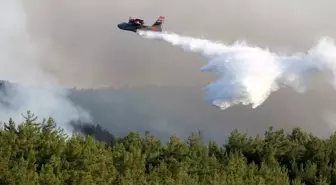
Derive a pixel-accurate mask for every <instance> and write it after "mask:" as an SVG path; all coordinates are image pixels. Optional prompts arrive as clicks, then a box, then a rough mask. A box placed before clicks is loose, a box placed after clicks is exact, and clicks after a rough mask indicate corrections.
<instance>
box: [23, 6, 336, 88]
mask: <svg viewBox="0 0 336 185" xmlns="http://www.w3.org/2000/svg"><path fill="white" fill-rule="evenodd" d="M335 7H336V2H334V1H327V0H322V1H313V0H297V1H290V0H253V1H252V0H225V1H222V0H209V1H206V2H204V1H191V0H185V1H183V2H181V1H177V0H171V1H162V0H155V1H154V0H143V1H136V2H135V1H131V0H115V1H108V0H98V1H96V0H95V1H94V0H86V1H80V0H71V1H65V0H60V1H51V0H34V1H29V3H26V10H27V13H28V25H29V30H30V33H31V35H32V36H33V38H34V39H35V40H36V41H37V42H38V43H39V44H41V45H42V46H43V48H44V50H45V51H44V52H45V58H44V59H43V60H42V61H41V65H43V66H44V68H45V69H46V70H48V71H49V72H51V73H53V74H55V75H56V76H57V77H58V78H59V80H61V82H62V83H64V84H66V85H67V86H78V87H95V86H106V85H109V86H142V85H147V84H156V85H204V84H206V83H207V82H209V80H210V79H212V78H213V77H214V76H213V74H207V73H201V72H200V67H201V66H203V65H204V64H205V63H206V62H207V61H206V60H204V59H203V58H201V56H199V55H197V54H192V53H185V52H184V51H182V50H181V49H179V48H174V47H172V46H170V45H169V44H167V43H163V42H155V41H151V40H146V39H143V38H141V37H139V36H138V35H136V34H134V33H131V32H124V31H121V30H119V29H118V28H117V24H118V23H120V22H122V21H127V20H128V18H129V16H139V17H141V18H143V19H144V20H145V23H147V24H152V23H153V22H154V21H155V20H156V19H157V18H158V16H160V15H164V16H165V17H166V22H165V23H164V25H163V28H164V30H166V31H169V32H175V33H178V34H181V35H188V36H194V37H204V38H207V39H210V40H219V41H221V42H224V43H228V44H231V43H233V42H235V41H237V40H246V41H247V42H248V43H250V44H254V45H258V46H260V47H267V48H270V49H271V50H272V51H278V52H301V51H303V52H305V51H306V50H307V49H309V48H311V47H312V46H313V45H314V43H315V42H316V41H317V40H318V39H319V38H320V37H321V36H330V37H335V36H336V32H335V31H336V23H335V22H333V21H330V20H332V16H333V15H335V14H336V13H334V8H335Z"/></svg>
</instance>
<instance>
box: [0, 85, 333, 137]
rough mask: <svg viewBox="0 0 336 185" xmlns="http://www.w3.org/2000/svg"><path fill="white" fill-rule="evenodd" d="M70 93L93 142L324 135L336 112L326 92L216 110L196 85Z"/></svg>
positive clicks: (287, 92) (281, 95) (282, 96)
mask: <svg viewBox="0 0 336 185" xmlns="http://www.w3.org/2000/svg"><path fill="white" fill-rule="evenodd" d="M1 84H2V85H0V88H1V89H2V91H1V92H2V96H5V95H6V93H8V92H9V91H8V88H5V89H4V87H5V86H6V87H10V84H6V85H5V84H3V83H1ZM70 91H71V93H70V97H69V98H70V99H71V101H72V102H74V103H75V105H80V106H82V107H83V108H85V109H87V110H88V111H89V112H90V114H91V116H92V118H93V123H94V126H92V125H85V123H81V125H80V126H78V125H75V128H76V130H79V131H82V132H85V133H95V132H98V133H99V134H96V135H97V137H98V136H99V138H98V139H99V140H105V139H106V138H111V137H113V136H112V135H114V136H117V137H122V136H125V135H127V134H128V133H129V131H130V130H132V131H136V132H140V133H141V134H144V133H145V132H146V131H147V130H148V131H150V132H151V133H152V134H153V135H155V136H156V137H158V138H159V139H161V140H162V141H166V140H167V139H169V137H170V136H171V135H172V134H174V133H175V134H176V135H177V136H179V137H181V138H182V139H186V138H185V137H186V136H187V135H189V134H190V133H191V132H198V131H201V133H202V134H203V138H204V139H205V140H209V139H210V138H212V139H214V140H216V141H217V142H219V143H222V142H224V140H225V138H226V137H227V136H228V135H229V133H230V132H231V131H233V130H234V129H238V130H240V131H243V132H248V133H249V134H251V135H256V134H263V132H264V129H265V128H267V127H269V126H273V127H274V128H284V129H285V130H291V129H292V128H294V127H301V128H303V129H304V130H305V131H308V132H313V133H314V134H316V135H317V136H328V135H329V134H330V133H331V132H332V131H333V129H334V128H335V127H333V124H331V123H329V122H327V121H328V120H327V119H326V118H329V119H332V117H330V115H329V117H324V116H325V113H326V112H325V111H326V110H329V111H330V110H331V111H332V110H336V97H334V96H332V94H331V95H330V94H328V92H319V91H315V92H310V93H308V94H305V95H298V94H296V93H293V92H291V91H290V90H283V91H281V92H277V93H275V94H273V95H272V96H271V97H270V99H268V100H267V101H266V102H265V104H264V105H262V106H260V107H258V108H257V109H252V108H250V107H249V106H245V107H244V106H235V107H232V108H230V109H227V110H225V111H222V110H219V109H218V108H216V107H214V106H211V105H210V104H208V103H206V102H205V100H204V93H203V90H202V87H172V86H169V87H159V86H145V87H137V88H121V89H114V88H101V89H71V90H70ZM0 101H1V99H0ZM1 103H2V104H5V103H6V102H1ZM7 103H8V102H7ZM335 112H336V111H335ZM97 125H98V126H97ZM105 129H106V130H105Z"/></svg>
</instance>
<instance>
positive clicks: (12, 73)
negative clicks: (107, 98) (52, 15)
mask: <svg viewBox="0 0 336 185" xmlns="http://www.w3.org/2000/svg"><path fill="white" fill-rule="evenodd" d="M42 52H43V50H42V49H41V48H40V47H39V45H38V44H36V43H35V42H34V41H33V40H31V38H30V36H29V34H28V31H27V25H26V15H25V12H24V9H23V6H22V2H21V1H20V0H1V1H0V64H1V68H0V80H6V81H9V82H12V83H15V84H14V85H10V86H8V84H6V83H2V86H1V87H2V91H1V102H2V104H0V110H1V112H0V119H1V121H7V120H8V119H9V117H12V118H13V119H14V121H17V122H20V121H22V119H23V117H22V116H21V113H23V114H25V113H26V111H28V110H30V111H31V112H33V113H34V114H35V115H37V116H39V117H40V118H48V117H49V116H52V117H53V118H54V119H55V120H56V121H57V122H58V123H59V124H60V125H59V126H61V127H62V128H63V129H65V131H67V132H68V133H69V132H70V131H71V130H70V129H71V128H70V127H69V126H68V124H67V123H69V121H74V120H84V121H90V116H89V114H88V112H86V111H84V110H83V109H81V108H80V107H77V106H75V105H74V104H73V103H72V102H71V101H70V100H69V98H68V91H67V90H66V89H64V87H62V86H61V84H59V83H58V81H57V78H55V77H54V76H53V75H51V74H49V73H47V72H46V71H44V70H43V68H41V66H40V64H39V63H38V62H37V61H39V60H40V58H39V57H40V54H41V53H42ZM45 62H47V60H45Z"/></svg>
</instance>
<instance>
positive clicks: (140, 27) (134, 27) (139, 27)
mask: <svg viewBox="0 0 336 185" xmlns="http://www.w3.org/2000/svg"><path fill="white" fill-rule="evenodd" d="M118 28H119V29H122V30H126V31H132V32H136V31H137V30H152V29H151V27H150V26H146V25H137V24H130V23H126V22H122V23H120V24H118Z"/></svg>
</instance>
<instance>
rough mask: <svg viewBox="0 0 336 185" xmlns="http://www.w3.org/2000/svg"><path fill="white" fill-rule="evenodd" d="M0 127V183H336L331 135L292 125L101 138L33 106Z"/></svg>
mask: <svg viewBox="0 0 336 185" xmlns="http://www.w3.org/2000/svg"><path fill="white" fill-rule="evenodd" d="M23 116H24V118H25V121H24V122H23V123H20V124H17V123H14V122H13V120H11V119H9V121H8V122H7V123H3V125H2V129H1V130H0V142H1V148H0V184H43V185H47V184H50V185H56V184H59V185H61V184H62V185H63V184H81V185H85V184H223V185H224V184H225V185H227V184H230V185H246V184H258V185H259V184H264V185H266V184H267V185H268V184H272V185H286V184H288V185H289V184H292V185H304V184H307V185H312V184H316V185H327V184H335V183H336V168H335V165H336V145H335V144H336V134H333V135H331V136H330V137H329V138H327V139H320V138H318V137H316V136H314V135H312V134H310V133H305V132H303V131H302V130H300V129H299V128H295V129H293V130H292V132H291V133H285V132H284V131H283V130H273V129H272V128H269V129H267V130H266V132H265V134H264V135H263V136H256V137H249V136H247V135H246V134H245V133H240V132H238V131H237V130H235V131H233V132H232V133H231V135H230V137H229V138H227V140H226V143H225V144H224V145H223V146H219V145H218V144H217V143H216V142H214V141H210V142H208V143H204V142H203V140H202V137H201V136H200V135H199V134H196V133H191V134H190V136H189V137H188V139H187V140H181V139H180V138H179V137H177V136H175V135H172V136H171V138H170V140H169V141H168V142H167V143H162V142H161V141H160V140H158V139H157V138H156V137H154V136H152V135H151V134H150V133H149V132H146V133H145V135H141V134H140V133H136V132H130V133H129V134H128V135H127V136H126V137H123V138H114V137H112V138H111V140H110V141H105V142H102V141H98V140H96V139H95V135H88V136H85V135H81V134H76V133H74V134H73V135H72V136H68V135H65V134H64V132H63V131H62V129H59V128H57V125H56V122H55V121H54V120H53V119H52V118H49V119H44V120H43V121H42V122H38V121H37V119H36V118H37V117H36V116H35V115H34V114H33V113H31V112H29V111H28V112H27V114H25V115H23Z"/></svg>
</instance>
